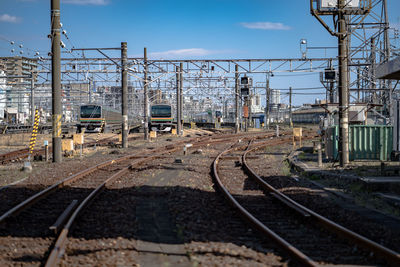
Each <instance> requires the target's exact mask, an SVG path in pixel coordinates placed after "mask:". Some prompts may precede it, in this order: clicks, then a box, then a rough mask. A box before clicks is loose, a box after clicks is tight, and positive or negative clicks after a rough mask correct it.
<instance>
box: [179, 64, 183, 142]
mask: <svg viewBox="0 0 400 267" xmlns="http://www.w3.org/2000/svg"><path fill="white" fill-rule="evenodd" d="M179 96H180V98H179V101H180V105H179V107H180V111H179V117H180V124H181V131H180V132H179V135H183V124H182V121H183V63H182V62H181V63H180V65H179Z"/></svg>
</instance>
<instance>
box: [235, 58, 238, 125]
mask: <svg viewBox="0 0 400 267" xmlns="http://www.w3.org/2000/svg"><path fill="white" fill-rule="evenodd" d="M238 132H239V66H238V65H235V133H238Z"/></svg>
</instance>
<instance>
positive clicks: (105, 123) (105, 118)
mask: <svg viewBox="0 0 400 267" xmlns="http://www.w3.org/2000/svg"><path fill="white" fill-rule="evenodd" d="M121 122H122V113H121V111H118V110H113V109H110V108H106V107H103V106H101V105H96V104H87V105H81V106H80V110H79V120H78V124H77V125H76V127H77V132H78V133H81V132H82V131H83V130H84V131H85V132H106V131H108V130H109V129H112V128H113V127H114V126H119V127H120V126H121Z"/></svg>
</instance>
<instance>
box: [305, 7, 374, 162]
mask: <svg viewBox="0 0 400 267" xmlns="http://www.w3.org/2000/svg"><path fill="white" fill-rule="evenodd" d="M372 1H373V0H310V11H311V14H312V15H313V16H315V17H316V18H317V20H318V21H319V22H320V23H321V24H322V25H323V26H324V27H325V29H326V30H328V32H329V33H330V34H331V35H333V36H336V37H337V38H338V58H339V60H338V61H339V82H338V91H339V156H340V165H341V166H342V167H345V166H346V165H347V164H348V163H349V96H350V94H349V78H350V77H349V76H350V75H349V63H351V60H350V56H351V55H352V51H349V50H350V49H349V47H350V36H351V34H355V32H353V31H352V30H351V25H353V24H354V22H359V24H360V23H362V22H363V21H364V20H365V18H366V17H367V15H368V14H369V13H370V11H371V9H372ZM326 15H328V16H333V27H330V26H329V25H328V24H327V23H326V22H325V21H324V20H323V19H322V18H321V16H326ZM357 25H358V24H357Z"/></svg>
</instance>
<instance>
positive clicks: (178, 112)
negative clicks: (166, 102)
mask: <svg viewBox="0 0 400 267" xmlns="http://www.w3.org/2000/svg"><path fill="white" fill-rule="evenodd" d="M175 72H176V134H178V135H180V133H181V128H182V125H181V122H182V121H181V90H180V85H181V83H180V77H181V76H180V74H179V72H180V68H179V67H175Z"/></svg>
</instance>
